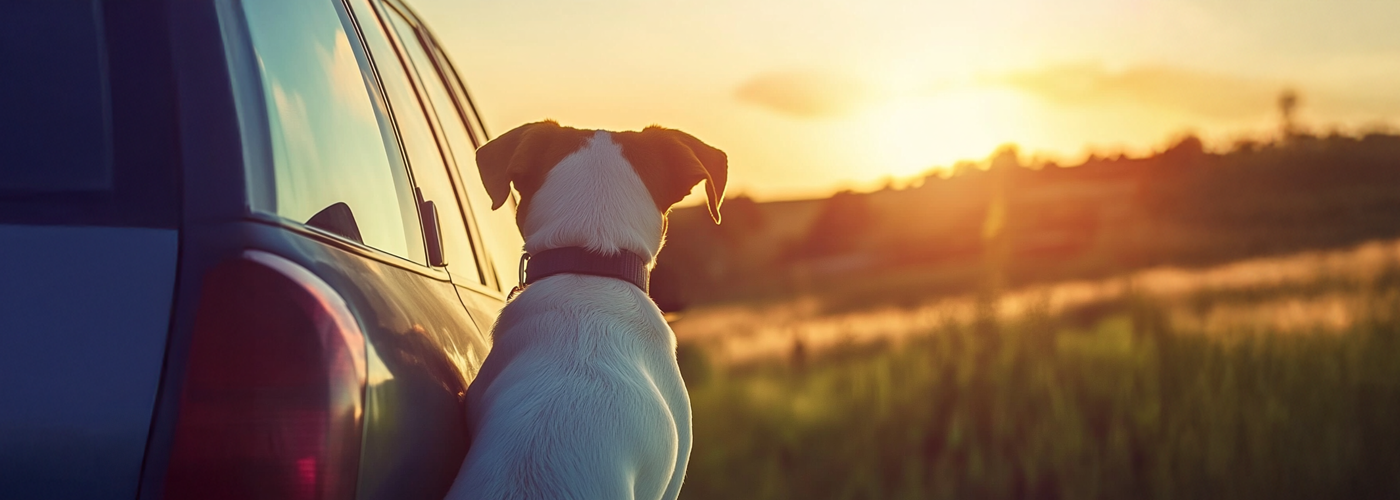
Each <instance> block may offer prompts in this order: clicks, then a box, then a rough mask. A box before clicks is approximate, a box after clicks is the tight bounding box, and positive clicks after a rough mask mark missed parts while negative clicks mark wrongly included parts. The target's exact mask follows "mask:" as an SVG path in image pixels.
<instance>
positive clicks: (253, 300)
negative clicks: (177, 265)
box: [165, 250, 365, 500]
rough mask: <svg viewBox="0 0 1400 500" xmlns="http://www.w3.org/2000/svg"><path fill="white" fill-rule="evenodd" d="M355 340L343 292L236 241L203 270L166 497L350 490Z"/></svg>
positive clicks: (355, 446)
mask: <svg viewBox="0 0 1400 500" xmlns="http://www.w3.org/2000/svg"><path fill="white" fill-rule="evenodd" d="M364 350H365V338H364V334H363V332H361V331H360V328H359V326H358V325H357V323H356V321H355V318H354V317H353V316H352V315H351V314H350V312H349V310H348V309H347V308H346V306H345V302H344V300H342V299H341V298H340V296H339V295H338V294H336V293H335V292H334V291H333V290H332V289H331V288H330V286H329V285H327V284H326V283H325V282H324V281H322V280H321V279H320V278H318V277H316V275H314V274H312V273H311V272H310V271H308V270H306V269H305V268H303V267H301V266H299V265H297V264H295V263H293V262H291V261H289V260H286V259H284V258H281V257H277V256H275V255H272V254H269V253H266V252H259V251H253V250H250V251H247V252H244V254H243V255H242V256H240V258H237V259H233V260H230V261H228V262H224V263H222V264H220V265H218V266H217V267H215V269H214V270H213V271H211V272H210V274H209V275H208V276H206V278H205V282H204V285H203V289H202V290H201V293H200V302H199V309H198V310H197V311H196V313H195V324H194V334H193V338H192V339H191V344H190V354H189V368H188V370H187V374H186V378H185V381H184V386H183V388H182V390H181V393H180V403H179V413H178V415H177V416H176V420H175V435H174V443H173V445H172V446H173V448H172V450H171V456H170V466H169V467H170V468H169V470H168V473H167V475H166V483H165V496H166V498H170V499H194V498H199V499H235V498H236V499H254V498H257V499H276V500H293V499H295V500H311V499H342V498H353V497H354V494H355V484H356V477H357V472H358V466H359V453H360V428H361V416H362V413H363V411H362V410H363V408H364V405H363V397H364V396H363V394H364V385H365V351H364Z"/></svg>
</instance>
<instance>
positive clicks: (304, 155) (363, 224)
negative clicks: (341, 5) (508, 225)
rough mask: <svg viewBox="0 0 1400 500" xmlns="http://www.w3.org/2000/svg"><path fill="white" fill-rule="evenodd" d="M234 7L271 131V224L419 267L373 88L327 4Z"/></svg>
mask: <svg viewBox="0 0 1400 500" xmlns="http://www.w3.org/2000/svg"><path fill="white" fill-rule="evenodd" d="M242 3H243V7H244V11H245V12H246V14H247V16H248V28H249V32H250V34H251V36H252V39H253V48H254V51H255V52H256V54H257V59H258V64H259V66H260V68H261V70H262V79H263V86H264V89H265V92H266V99H267V107H268V113H269V118H270V120H269V121H270V122H271V123H270V126H271V135H272V146H273V159H274V172H275V184H276V188H277V195H276V201H277V209H276V210H277V214H278V215H281V216H283V217H286V218H289V219H293V220H296V221H300V222H312V221H313V219H314V222H313V224H312V225H316V226H318V227H320V228H321V229H325V230H328V231H332V232H336V233H338V234H340V235H341V236H345V237H347V238H350V239H354V233H358V234H359V235H361V237H362V241H363V242H364V243H365V244H367V245H369V246H372V247H375V248H378V249H380V250H384V251H386V252H389V253H393V254H396V255H400V256H404V257H409V258H413V259H415V260H419V261H421V260H422V258H423V257H422V237H421V235H420V234H419V229H418V225H417V223H416V220H417V218H416V211H415V209H414V207H415V204H414V203H413V197H412V194H411V193H412V190H411V189H410V187H409V183H408V179H407V177H406V175H404V174H403V173H402V169H396V168H395V162H393V161H391V157H390V150H388V149H386V148H385V142H384V140H383V139H384V137H383V135H382V133H381V129H380V126H379V119H378V117H377V115H376V113H375V108H374V106H373V105H372V103H371V100H370V96H371V92H372V89H373V85H371V84H370V83H369V81H368V80H367V77H366V76H365V75H366V73H365V72H363V71H362V68H363V67H364V66H362V64H361V58H362V56H361V55H360V54H358V53H357V51H356V50H355V49H354V48H353V47H352V46H351V44H350V39H349V37H348V36H347V35H346V32H345V29H344V26H343V24H342V23H341V18H340V15H339V13H338V11H337V10H336V7H335V5H336V4H335V3H334V2H332V1H329V0H244V1H243V2H242ZM337 204H343V206H338V205H337ZM328 210H329V212H326V213H324V214H323V212H325V211H328ZM318 214H319V216H318ZM322 221H331V222H322ZM352 228H353V231H352Z"/></svg>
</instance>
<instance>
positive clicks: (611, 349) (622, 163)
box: [448, 131, 691, 500]
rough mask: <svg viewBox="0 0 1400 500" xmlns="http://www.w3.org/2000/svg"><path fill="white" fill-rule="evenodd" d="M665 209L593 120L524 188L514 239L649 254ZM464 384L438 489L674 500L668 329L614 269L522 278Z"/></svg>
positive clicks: (683, 440) (682, 422)
mask: <svg viewBox="0 0 1400 500" xmlns="http://www.w3.org/2000/svg"><path fill="white" fill-rule="evenodd" d="M663 217H664V216H663V214H661V212H660V211H659V210H658V209H657V207H656V204H655V202H653V201H652V198H651V194H650V193H649V192H648V191H647V188H646V186H645V185H643V184H642V181H641V179H640V178H639V177H638V176H637V173H636V172H635V171H634V170H633V168H632V165H631V164H629V163H628V162H627V160H626V159H625V158H624V157H623V156H622V152H621V148H620V147H619V146H618V145H617V144H615V143H614V142H613V141H612V138H611V135H609V134H608V133H607V132H603V131H599V132H597V133H596V134H595V135H594V136H593V138H591V139H590V140H589V141H588V143H587V144H586V145H585V146H584V147H583V148H582V149H581V150H579V151H578V152H576V153H574V154H572V155H570V156H568V157H566V158H564V160H562V161H561V162H560V163H559V164H558V165H557V166H555V167H554V168H553V169H552V170H550V172H549V174H548V176H547V177H546V178H545V182H544V183H543V184H542V185H541V187H540V189H539V190H538V191H537V192H536V193H535V194H534V195H533V196H532V198H531V201H530V207H529V210H528V212H527V213H526V214H525V220H524V221H523V227H522V231H521V232H522V233H523V234H524V235H525V248H526V249H527V251H529V252H531V253H537V252H540V251H543V250H547V249H550V248H559V247H567V246H581V247H585V248H589V249H593V250H596V251H602V252H616V251H619V250H627V251H631V252H635V253H637V254H638V255H642V256H644V257H646V258H648V259H649V261H650V262H654V261H655V257H656V253H657V252H658V251H660V248H661V245H662V241H661V238H662V236H663V235H662V233H663V231H664V229H663V228H664V220H663ZM492 336H493V337H494V340H495V345H494V347H493V348H492V350H491V354H490V355H489V356H487V357H486V361H485V363H484V364H483V366H482V369H481V373H480V374H478V375H477V378H476V380H475V381H474V382H473V383H472V385H471V387H470V389H468V391H467V411H468V425H469V427H470V432H471V437H472V444H471V451H470V452H469V453H468V454H467V458H466V460H465V461H464V462H463V464H462V469H461V472H460V473H459V475H458V477H457V482H456V483H455V484H453V486H452V490H451V492H450V493H449V494H448V498H451V499H467V498H483V499H505V498H510V499H600V500H601V499H647V500H650V499H674V498H676V497H677V496H678V495H679V493H680V487H681V481H682V480H683V479H684V477H685V469H686V464H687V462H688V461H689V457H690V446H691V434H690V399H689V396H687V395H686V392H685V384H684V382H682V380H681V374H680V370H679V368H678V367H677V366H676V356H675V352H676V338H675V334H674V333H673V332H672V331H671V329H670V327H669V326H667V325H666V322H665V320H664V319H663V318H662V316H661V311H660V310H659V309H657V307H656V304H655V303H653V302H652V301H651V299H650V298H649V297H647V295H646V294H645V293H643V292H642V291H641V290H639V289H637V287H635V286H633V285H631V284H629V283H626V282H624V281H621V280H617V279H612V278H603V277H597V276H583V275H574V274H563V275H556V276H552V277H550V278H546V279H544V280H541V281H539V282H537V283H535V284H533V285H530V287H529V288H527V289H526V290H525V291H524V292H522V293H521V294H520V295H519V296H518V297H516V298H515V300H514V301H512V302H511V303H510V304H509V305H507V306H506V308H505V310H504V311H502V313H501V317H500V319H499V320H497V322H496V326H495V328H494V329H493V330H492Z"/></svg>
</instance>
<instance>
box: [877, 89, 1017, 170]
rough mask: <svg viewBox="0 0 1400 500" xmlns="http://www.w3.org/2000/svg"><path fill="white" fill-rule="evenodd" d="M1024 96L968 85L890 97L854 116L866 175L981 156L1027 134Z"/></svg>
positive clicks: (941, 164)
mask: <svg viewBox="0 0 1400 500" xmlns="http://www.w3.org/2000/svg"><path fill="white" fill-rule="evenodd" d="M1024 104H1025V103H1024V102H1022V99H1020V98H1019V97H1018V96H1016V95H1014V94H1012V93H1009V92H1005V91H1001V90H998V89H984V88H976V87H970V88H964V89H954V90H947V91H942V92H939V93H936V94H934V93H929V94H919V95H907V96H901V97H899V98H894V99H890V100H887V101H884V102H881V103H879V104H877V105H873V106H871V107H869V108H868V109H867V110H865V111H864V112H862V113H861V114H859V115H858V116H856V117H854V118H853V119H852V120H851V124H850V126H851V128H852V134H853V136H854V137H856V138H857V140H855V141H853V143H852V147H853V148H857V149H858V150H859V151H857V152H856V156H857V157H859V158H862V159H863V160H864V164H863V165H861V166H860V167H859V168H860V169H861V170H862V172H860V174H861V175H860V177H862V178H867V179H875V178H882V177H888V176H893V177H909V176H913V175H919V174H923V173H926V172H928V171H929V170H930V169H932V168H934V167H949V166H951V165H952V164H953V163H955V162H957V161H959V160H969V159H980V158H983V157H985V156H987V155H988V154H990V153H991V152H992V151H993V150H995V149H996V148H997V146H999V145H1002V144H1006V143H1008V142H1014V141H1015V140H1016V139H1017V137H1019V136H1024V135H1025V133H1026V131H1027V130H1026V129H1027V127H1028V125H1030V120H1028V119H1027V118H1028V117H1027V116H1026V114H1027V113H1028V112H1030V109H1028V107H1027V106H1025V105H1024Z"/></svg>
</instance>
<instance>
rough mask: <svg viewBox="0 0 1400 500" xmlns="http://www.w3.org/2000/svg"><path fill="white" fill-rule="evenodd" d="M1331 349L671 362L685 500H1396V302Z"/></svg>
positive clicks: (1083, 322) (1060, 328) (972, 347)
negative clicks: (686, 389) (676, 369)
mask: <svg viewBox="0 0 1400 500" xmlns="http://www.w3.org/2000/svg"><path fill="white" fill-rule="evenodd" d="M1370 300H1371V301H1372V302H1373V303H1374V305H1373V307H1372V310H1373V311H1374V312H1373V313H1372V314H1371V315H1370V316H1369V317H1368V318H1366V319H1365V320H1363V321H1360V322H1358V323H1357V324H1356V325H1355V326H1354V327H1352V328H1351V330H1350V331H1348V332H1344V333H1342V334H1335V333H1329V334H1321V333H1319V334H1314V335H1296V334H1295V335H1271V334H1266V333H1265V334H1260V333H1258V332H1253V333H1241V334H1240V335H1238V336H1231V337H1230V338H1228V339H1223V338H1219V337H1207V336H1204V335H1199V334H1194V333H1191V332H1174V331H1170V330H1169V328H1168V327H1167V326H1166V321H1165V320H1164V319H1163V315H1162V313H1161V312H1160V308H1158V307H1156V306H1154V305H1153V304H1151V303H1148V302H1146V301H1143V300H1131V301H1125V302H1124V303H1121V304H1117V305H1113V306H1112V307H1105V308H1103V310H1102V311H1100V312H1099V313H1098V314H1097V315H1095V316H1094V317H1090V318H1085V317H1082V316H1076V317H1072V318H1071V317H1050V316H1048V315H1045V314H1033V315H1031V316H1030V317H1027V318H1024V319H1023V320H1021V321H1018V322H1017V323H1015V324H1002V325H996V324H992V323H991V322H989V321H983V322H981V324H980V325H965V326H948V327H945V328H943V329H942V330H940V331H936V332H930V334H929V335H927V336H924V337H920V338H919V339H917V340H911V341H908V342H905V343H903V344H900V345H897V346H895V345H883V346H881V345H877V346H866V347H862V348H859V349H856V348H852V349H846V350H841V351H840V354H839V355H825V356H822V357H820V358H808V359H801V358H796V357H795V358H794V359H789V360H783V361H775V362H773V363H770V364H767V365H759V366H748V367H742V368H724V367H716V366H712V365H710V364H708V363H706V362H705V358H704V354H703V352H701V351H699V350H698V349H697V348H694V347H692V346H682V352H681V361H682V369H683V370H684V372H685V375H686V378H687V383H688V384H689V385H690V395H691V401H692V405H693V409H694V430H695V446H694V450H693V452H692V454H691V462H690V467H689V471H688V474H687V477H686V482H685V487H684V488H683V490H682V494H681V498H684V499H691V500H693V499H707V498H714V499H735V498H745V499H750V498H751V499H777V498H794V499H824V498H834V499H842V498H869V499H902V498H911V499H912V498H920V499H922V498H989V499H990V498H1046V499H1050V498H1063V499H1079V498H1124V499H1137V498H1142V499H1148V498H1191V499H1196V498H1270V499H1274V498H1285V499H1286V498H1400V314H1397V313H1393V312H1394V311H1400V300H1397V299H1396V294H1395V293H1394V292H1393V291H1391V292H1387V293H1380V292H1376V293H1374V294H1373V296H1372V298H1371V299H1370Z"/></svg>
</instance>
